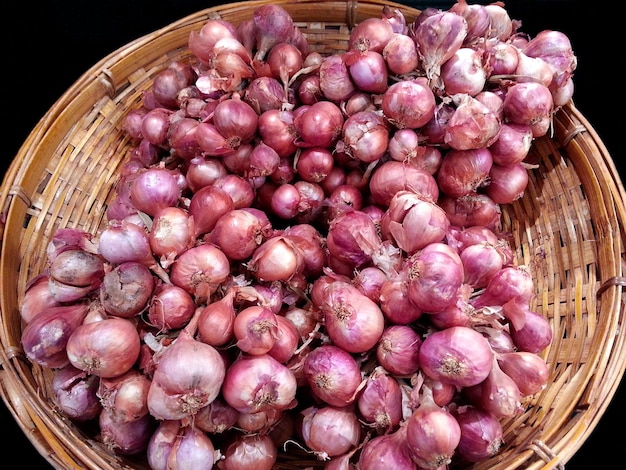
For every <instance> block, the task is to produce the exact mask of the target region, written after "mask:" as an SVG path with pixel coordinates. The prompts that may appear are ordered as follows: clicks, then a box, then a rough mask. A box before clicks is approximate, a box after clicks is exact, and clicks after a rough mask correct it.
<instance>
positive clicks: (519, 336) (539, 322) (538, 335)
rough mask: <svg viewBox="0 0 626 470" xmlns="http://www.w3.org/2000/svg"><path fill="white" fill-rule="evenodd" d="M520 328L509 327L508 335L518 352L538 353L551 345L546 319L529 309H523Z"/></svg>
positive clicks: (550, 333)
mask: <svg viewBox="0 0 626 470" xmlns="http://www.w3.org/2000/svg"><path fill="white" fill-rule="evenodd" d="M523 314H524V322H523V325H522V326H521V327H516V326H515V324H514V323H511V325H510V334H511V339H512V340H513V343H514V344H515V347H516V348H517V349H518V350H519V351H527V352H532V353H540V352H541V351H543V350H544V349H545V348H547V347H548V346H549V345H550V343H552V335H553V334H552V326H551V325H550V322H549V321H548V319H547V318H546V317H544V316H543V315H541V314H539V313H538V312H535V311H533V310H530V309H527V308H525V309H523Z"/></svg>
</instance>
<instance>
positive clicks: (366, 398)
mask: <svg viewBox="0 0 626 470" xmlns="http://www.w3.org/2000/svg"><path fill="white" fill-rule="evenodd" d="M356 404H357V407H358V410H359V413H360V415H361V416H362V418H363V420H364V421H365V423H367V425H368V426H371V427H372V428H374V429H375V430H378V431H382V432H389V431H392V430H394V429H396V428H397V426H398V425H399V424H400V421H401V420H402V392H401V390H400V385H399V384H398V381H397V380H396V379H395V378H394V377H392V376H391V375H389V373H387V372H386V371H385V370H384V369H381V368H377V369H375V370H374V371H373V372H372V373H371V374H370V375H369V376H368V377H367V378H366V379H365V383H364V386H363V388H362V389H361V390H360V392H359V396H358V397H357V402H356Z"/></svg>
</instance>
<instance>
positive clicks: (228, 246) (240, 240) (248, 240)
mask: <svg viewBox="0 0 626 470" xmlns="http://www.w3.org/2000/svg"><path fill="white" fill-rule="evenodd" d="M271 233H272V226H271V224H270V223H269V221H266V220H262V219H260V218H259V217H258V216H257V215H256V214H255V213H254V212H252V211H249V210H246V209H233V210H231V211H229V212H226V213H224V214H223V215H221V216H220V217H219V218H218V219H217V221H216V223H215V226H214V228H213V230H212V231H211V234H210V240H211V242H212V243H214V244H216V245H217V246H218V247H219V248H220V249H221V250H222V251H223V252H224V254H226V256H227V257H228V258H229V259H232V260H244V259H246V258H249V257H250V256H252V253H254V250H255V249H256V248H257V247H258V246H259V245H261V243H263V241H265V240H266V239H267V238H268V237H269V236H270V235H271Z"/></svg>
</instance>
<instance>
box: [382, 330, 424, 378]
mask: <svg viewBox="0 0 626 470" xmlns="http://www.w3.org/2000/svg"><path fill="white" fill-rule="evenodd" d="M421 345H422V339H421V337H420V336H419V335H418V334H417V332H416V331H415V330H414V329H413V328H412V327H410V326H408V325H390V326H388V327H386V328H385V330H384V331H383V334H382V336H381V338H380V341H379V342H378V345H377V346H376V359H377V360H378V362H379V364H380V365H381V366H383V367H384V368H385V370H387V371H389V372H390V373H391V374H394V375H401V376H408V375H411V374H414V373H415V372H417V370H418V369H419V349H420V346H421Z"/></svg>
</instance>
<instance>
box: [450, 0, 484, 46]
mask: <svg viewBox="0 0 626 470" xmlns="http://www.w3.org/2000/svg"><path fill="white" fill-rule="evenodd" d="M448 11H451V12H454V13H457V14H459V15H461V16H462V17H463V18H465V21H467V37H466V38H465V44H474V43H476V42H479V41H481V40H482V39H483V38H484V36H485V34H486V33H487V30H488V29H489V26H490V25H489V13H488V12H487V10H486V9H485V8H484V5H480V4H472V5H468V4H467V1H466V0H459V1H457V2H456V3H455V4H454V5H452V6H451V7H450V8H449V10H448Z"/></svg>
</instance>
